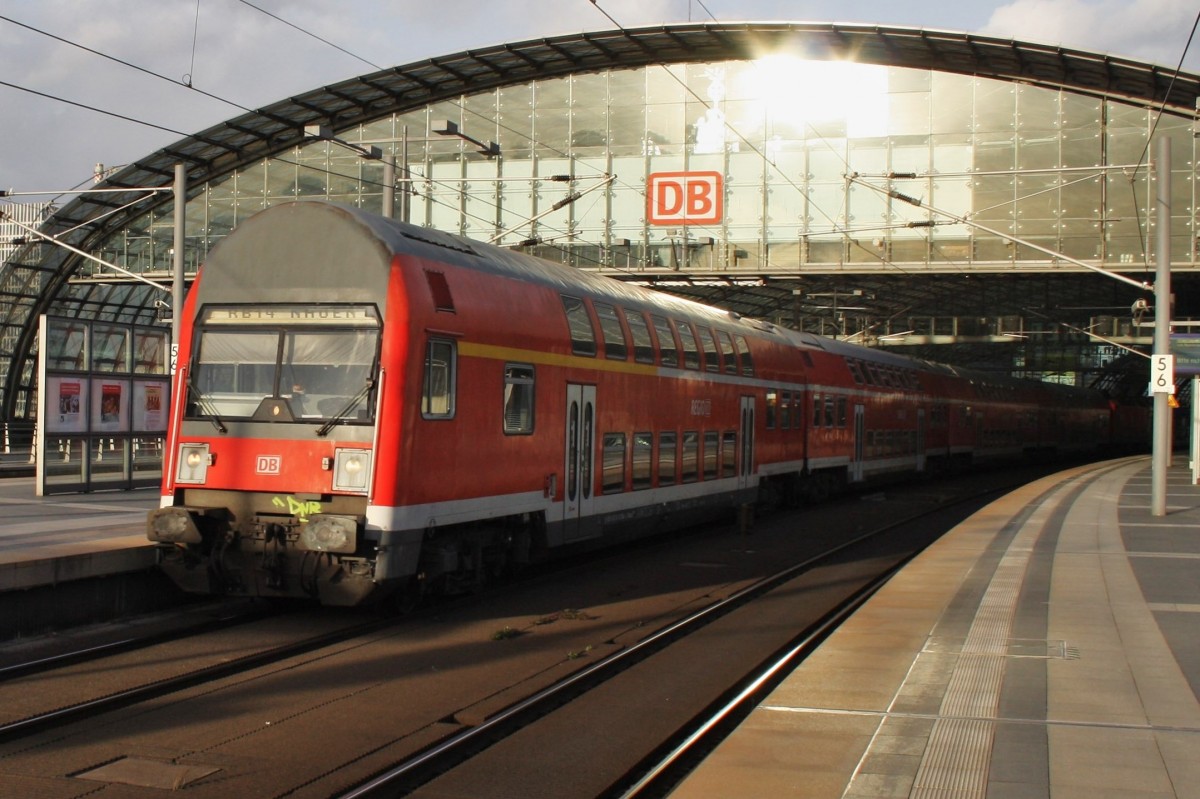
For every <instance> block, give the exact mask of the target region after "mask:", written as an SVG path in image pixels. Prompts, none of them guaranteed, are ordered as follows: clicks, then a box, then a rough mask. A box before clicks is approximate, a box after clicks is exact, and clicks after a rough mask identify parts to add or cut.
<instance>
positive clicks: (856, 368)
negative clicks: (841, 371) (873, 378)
mask: <svg viewBox="0 0 1200 799" xmlns="http://www.w3.org/2000/svg"><path fill="white" fill-rule="evenodd" d="M846 365H847V366H849V367H850V376H851V377H853V378H854V382H855V383H858V384H859V385H860V386H861V385H862V384H863V383H865V382H866V379H865V378H864V377H863V373H862V364H860V363H859V362H858V361H856V360H854V359H853V358H851V359H850V360H848V361H846Z"/></svg>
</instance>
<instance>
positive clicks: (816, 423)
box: [812, 394, 825, 430]
mask: <svg viewBox="0 0 1200 799" xmlns="http://www.w3.org/2000/svg"><path fill="white" fill-rule="evenodd" d="M824 408H825V406H824V405H823V404H822V403H821V395H820V394H813V424H812V426H813V429H814V430H816V429H817V428H818V427H820V426H821V419H822V413H821V411H822V410H823V409H824Z"/></svg>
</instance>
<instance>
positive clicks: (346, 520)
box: [300, 513, 358, 553]
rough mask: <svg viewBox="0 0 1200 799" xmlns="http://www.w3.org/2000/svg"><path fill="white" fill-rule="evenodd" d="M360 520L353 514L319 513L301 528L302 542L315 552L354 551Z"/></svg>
mask: <svg viewBox="0 0 1200 799" xmlns="http://www.w3.org/2000/svg"><path fill="white" fill-rule="evenodd" d="M357 533H358V522H357V520H355V519H354V517H352V516H333V515H329V514H324V513H318V514H315V515H313V516H311V517H309V520H308V524H306V525H304V526H303V527H301V528H300V544H301V546H303V547H304V548H305V549H307V550H311V551H313V552H345V553H351V552H354V550H355V548H356V547H357V546H358V535H357Z"/></svg>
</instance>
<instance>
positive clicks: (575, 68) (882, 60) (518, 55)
mask: <svg viewBox="0 0 1200 799" xmlns="http://www.w3.org/2000/svg"><path fill="white" fill-rule="evenodd" d="M775 52H787V53H790V54H793V55H798V56H801V57H803V58H808V59H812V60H845V61H854V62H859V63H869V64H880V65H888V66H899V67H911V68H918V69H928V70H936V71H944V72H952V73H959V74H964V75H973V76H980V77H988V78H995V79H1002V80H1008V81H1013V82H1019V83H1024V84H1030V85H1036V86H1042V87H1046V88H1055V89H1064V90H1068V91H1070V92H1074V93H1080V94H1086V95H1092V96H1096V97H1101V98H1104V99H1107V100H1112V101H1116V102H1121V103H1128V104H1131V105H1136V106H1142V107H1154V108H1159V107H1161V108H1163V109H1164V110H1165V111H1166V112H1168V113H1171V114H1174V115H1179V116H1185V117H1192V116H1194V114H1195V112H1196V101H1197V96H1198V95H1200V76H1197V75H1192V74H1176V73H1175V71H1174V70H1173V69H1171V68H1169V67H1165V66H1156V65H1153V64H1146V63H1141V62H1137V61H1132V60H1129V59H1123V58H1117V57H1112V56H1107V55H1102V54H1096V53H1090V52H1085V51H1079V50H1071V49H1066V48H1061V47H1054V46H1046V45H1038V44H1030V43H1024V42H1018V41H1013V40H1008V39H999V38H992V37H986V36H977V35H973V34H968V33H955V32H950V31H938V30H921V29H912V28H900V27H885V26H872V25H849V24H834V23H784V22H729V23H720V22H717V23H695V24H677V25H660V26H653V27H644V28H636V29H621V30H610V31H601V32H585V33H576V34H567V35H562V36H555V37H549V38H542V39H535V40H529V41H525V42H517V43H508V44H499V45H494V46H490V47H485V48H480V49H471V50H466V51H463V52H460V53H455V54H452V55H445V56H438V57H435V58H429V59H425V60H421V61H416V62H413V63H410V64H405V65H402V66H397V67H393V68H390V69H385V70H382V71H379V72H375V73H370V74H366V75H361V76H358V77H355V78H352V79H349V80H345V81H342V82H340V83H336V84H332V85H329V86H325V87H322V88H318V89H313V90H312V91H309V92H306V93H304V94H299V95H296V96H294V97H290V98H288V99H285V100H281V101H279V102H277V103H273V104H271V105H269V106H266V107H264V108H262V109H259V110H258V111H254V112H251V113H246V114H242V115H240V116H238V117H234V118H232V119H229V120H227V121H225V122H222V123H220V124H218V125H215V126H213V127H211V128H208V129H207V130H203V131H201V132H199V133H197V134H195V135H193V136H189V137H187V138H184V139H181V140H179V141H177V142H174V143H173V144H171V145H169V146H167V147H164V148H162V149H161V150H158V151H157V152H154V153H151V154H150V155H148V156H146V157H145V158H142V159H139V160H138V161H137V162H135V163H133V164H130V165H128V166H126V167H124V168H123V169H121V170H120V171H118V172H117V173H115V174H113V175H112V176H110V177H109V178H108V179H107V180H106V181H104V183H103V184H101V186H99V187H98V188H108V189H129V191H128V192H120V191H118V192H116V193H107V194H85V195H81V196H80V197H79V198H78V199H74V200H72V201H70V202H69V203H67V204H66V205H64V206H63V207H62V208H61V209H60V210H58V211H57V212H56V213H55V214H53V216H52V217H51V218H50V219H49V220H47V222H46V223H45V224H44V225H43V226H42V228H41V230H42V232H43V233H45V234H47V235H50V236H55V237H56V238H58V239H59V240H60V241H62V242H63V243H65V244H68V245H70V246H71V247H74V248H76V249H78V250H84V251H89V249H90V248H91V247H93V246H95V245H96V244H97V243H98V242H101V241H103V240H104V239H105V237H107V236H108V235H110V234H111V233H112V232H114V231H116V230H119V229H121V228H122V227H123V226H126V225H128V224H129V223H130V222H131V221H133V220H135V219H137V218H138V217H141V216H143V215H145V214H146V213H147V212H148V211H150V210H152V209H153V208H155V207H157V206H162V205H165V204H167V203H169V202H171V195H170V193H169V192H160V193H156V194H149V195H147V194H146V193H145V192H142V191H138V190H137V189H138V188H142V187H154V186H158V187H165V186H169V185H170V184H171V183H172V181H173V179H174V168H175V165H176V164H177V163H183V164H185V165H186V169H187V177H188V184H189V186H190V187H193V190H198V189H196V187H200V186H203V185H204V184H205V183H206V182H208V181H212V180H214V179H218V178H220V177H221V176H223V175H226V174H228V173H231V172H233V171H234V170H237V169H238V168H240V167H243V166H245V165H248V164H252V163H254V162H255V161H258V160H260V159H263V158H268V157H270V156H272V155H274V154H277V153H280V152H283V151H286V150H287V149H288V148H291V147H294V146H295V145H296V144H297V143H298V142H299V141H301V140H302V139H303V137H304V127H305V126H306V125H313V124H323V125H328V126H330V127H332V128H333V129H334V131H335V133H336V132H337V131H338V130H341V129H345V128H351V127H353V126H355V125H358V124H361V123H366V122H369V121H371V120H374V119H378V118H380V117H382V116H385V115H388V114H392V113H396V112H400V111H405V110H408V109H414V108H418V107H421V106H425V105H428V104H431V103H435V102H437V101H439V100H445V99H451V98H455V97H458V96H461V95H464V94H471V93H475V92H482V91H487V90H490V89H495V88H498V87H503V86H508V85H512V84H516V83H520V82H523V81H530V80H540V79H546V78H554V77H562V76H566V75H572V74H579V73H586V72H589V71H595V70H602V69H606V68H613V67H617V68H621V67H639V66H647V65H655V64H662V65H669V64H680V63H690V62H705V61H722V60H740V59H753V58H758V57H761V56H764V55H767V54H770V53H775ZM81 260H82V258H81V256H79V255H78V254H76V253H74V252H71V251H69V250H67V249H65V248H61V247H57V246H48V245H34V246H33V247H32V248H31V249H30V250H27V251H26V252H25V253H23V254H22V253H18V257H14V258H13V259H12V263H11V264H6V265H5V268H6V269H8V268H13V267H15V268H16V269H17V270H20V272H19V273H18V272H15V271H14V272H13V273H12V274H10V275H8V280H7V281H6V282H5V286H6V290H5V296H4V301H5V306H6V307H0V313H2V314H3V316H2V317H0V333H4V332H5V331H7V332H8V335H7V336H5V337H4V340H5V341H12V342H14V343H13V344H12V345H11V347H9V346H4V347H2V348H3V349H9V350H10V351H9V352H0V358H10V359H11V360H10V367H9V370H8V373H7V375H5V380H4V382H3V385H0V389H2V390H3V394H2V395H0V405H2V411H3V414H4V418H6V419H12V418H13V415H14V401H15V395H16V393H17V392H16V388H17V386H18V381H21V380H22V375H23V374H24V375H25V378H24V379H25V380H28V375H29V371H30V365H29V358H30V353H31V351H32V348H33V345H34V342H35V340H36V335H37V318H38V315H39V314H42V313H47V312H50V311H51V309H52V308H53V307H54V305H55V303H56V302H57V301H58V300H59V299H60V298H61V295H62V294H63V292H64V290H65V288H66V286H67V280H68V279H69V278H70V277H71V276H72V275H73V274H74V273H75V272H76V271H77V269H78V268H79V266H80V263H81ZM4 276H5V275H4V272H0V277H4ZM14 287H15V288H14ZM13 298H15V301H13ZM157 299H159V296H158V295H157V294H156V293H155V292H152V291H146V290H144V289H142V288H141V287H127V288H126V289H125V290H124V291H123V293H121V294H119V295H117V294H111V295H109V296H107V297H102V298H99V299H96V300H94V301H92V302H90V303H89V302H87V301H84V302H82V303H78V304H77V305H76V310H77V311H78V312H80V313H81V315H88V314H89V313H94V314H97V315H99V314H100V313H106V314H108V315H110V316H111V315H113V313H114V311H113V309H114V308H116V309H118V310H117V311H116V313H117V314H118V315H121V316H123V317H125V319H126V321H135V320H136V321H146V320H147V319H148V318H152V316H153V307H154V303H155V300H157ZM102 309H103V310H102ZM14 332H16V335H13V333H14Z"/></svg>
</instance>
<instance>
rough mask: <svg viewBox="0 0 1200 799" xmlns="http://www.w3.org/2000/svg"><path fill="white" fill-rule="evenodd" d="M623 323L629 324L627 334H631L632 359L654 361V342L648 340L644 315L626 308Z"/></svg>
mask: <svg viewBox="0 0 1200 799" xmlns="http://www.w3.org/2000/svg"><path fill="white" fill-rule="evenodd" d="M625 324H627V325H629V335H631V336H633V359H634V360H635V361H637V362H638V363H654V342H652V341H651V340H650V328H649V327H648V326H647V325H646V317H644V316H642V315H641V314H640V313H639V312H637V311H630V310H628V309H626V310H625Z"/></svg>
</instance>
